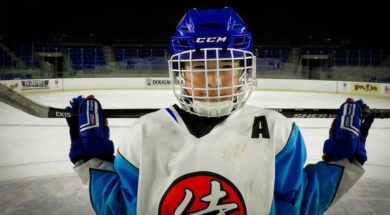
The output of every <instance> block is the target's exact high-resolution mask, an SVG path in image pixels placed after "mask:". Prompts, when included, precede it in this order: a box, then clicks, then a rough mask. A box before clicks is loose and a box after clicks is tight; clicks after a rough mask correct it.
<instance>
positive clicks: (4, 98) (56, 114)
mask: <svg viewBox="0 0 390 215" xmlns="http://www.w3.org/2000/svg"><path fill="white" fill-rule="evenodd" d="M0 101H1V102H4V103H6V104H8V105H10V106H12V107H14V108H16V109H19V110H21V111H23V112H25V113H28V114H31V115H33V116H36V117H40V118H67V117H71V116H73V115H75V114H77V113H73V112H71V111H69V110H66V109H60V108H53V107H50V106H46V105H42V104H38V103H36V102H34V101H32V100H30V99H28V98H27V97H25V96H23V95H21V94H19V93H17V92H15V91H13V90H12V89H9V88H7V87H6V86H4V85H2V84H0ZM270 109H271V110H274V111H277V112H279V113H281V114H283V115H284V116H286V117H289V118H335V117H336V115H337V113H338V111H339V110H338V109H297V108H270ZM157 110H158V109H105V110H103V113H104V116H105V117H107V118H138V117H141V116H143V115H145V114H148V113H152V112H155V111H157ZM366 114H373V116H374V117H375V118H382V119H383V118H390V109H370V110H369V113H366Z"/></svg>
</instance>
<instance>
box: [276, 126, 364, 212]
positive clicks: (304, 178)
mask: <svg viewBox="0 0 390 215" xmlns="http://www.w3.org/2000/svg"><path fill="white" fill-rule="evenodd" d="M305 161H306V147H305V143H304V140H303V138H302V135H301V132H300V130H299V128H298V126H297V125H295V124H294V125H293V128H292V131H291V134H290V137H289V139H288V142H287V144H286V145H285V147H284V148H283V149H282V151H281V152H280V153H278V154H277V155H276V158H275V163H276V164H275V165H276V166H275V188H274V201H273V205H272V210H271V214H322V213H324V212H325V211H326V210H327V208H328V207H329V206H330V205H332V204H333V203H334V202H335V201H336V200H337V199H339V198H340V197H341V196H342V195H343V194H344V193H346V192H347V191H348V190H349V189H350V188H351V187H352V185H353V184H354V183H355V182H356V181H357V180H358V179H359V178H360V176H361V175H362V174H363V172H364V170H363V169H362V168H361V166H359V164H357V163H350V162H349V161H347V160H343V161H340V162H333V163H326V162H318V163H316V164H309V165H307V166H306V167H305V168H303V167H304V164H305ZM346 170H347V171H346ZM340 185H341V186H340ZM336 197H337V198H336Z"/></svg>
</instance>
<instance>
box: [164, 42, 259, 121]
mask: <svg viewBox="0 0 390 215" xmlns="http://www.w3.org/2000/svg"><path fill="white" fill-rule="evenodd" d="M168 64H169V75H170V78H171V83H172V90H173V93H174V95H175V97H176V98H177V100H178V102H179V105H180V107H181V108H182V109H183V110H185V111H187V112H190V113H192V114H195V115H198V116H203V117H221V116H225V115H229V114H231V113H232V112H234V111H236V110H238V109H240V108H241V107H242V106H243V105H244V104H245V102H246V101H247V99H248V97H249V96H250V94H251V92H252V89H253V87H254V84H255V80H256V57H255V56H254V55H253V53H252V52H249V51H245V50H240V49H222V48H204V49H200V50H189V51H184V52H181V53H178V54H175V55H172V56H171V58H170V59H169V60H168Z"/></svg>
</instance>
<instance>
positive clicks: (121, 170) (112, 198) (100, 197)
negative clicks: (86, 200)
mask: <svg viewBox="0 0 390 215" xmlns="http://www.w3.org/2000/svg"><path fill="white" fill-rule="evenodd" d="M110 165H111V167H110ZM80 168H82V169H84V170H81V169H80V170H78V171H80V172H82V171H85V170H86V169H85V168H88V169H89V174H87V176H86V177H89V179H87V180H86V181H85V182H86V183H89V194H90V199H91V203H92V206H93V209H94V210H95V212H96V214H134V215H135V214H136V209H137V189H138V176H139V170H138V168H136V167H135V166H133V165H132V164H131V163H130V162H128V161H127V160H126V159H125V158H124V157H123V156H122V155H121V154H118V155H116V157H115V161H114V164H111V163H108V162H106V161H101V160H98V159H92V160H90V161H88V162H87V163H85V164H82V165H81V166H80ZM78 171H77V170H76V172H78ZM87 171H88V170H87ZM79 175H80V174H79ZM80 177H81V178H82V179H83V177H82V175H80Z"/></svg>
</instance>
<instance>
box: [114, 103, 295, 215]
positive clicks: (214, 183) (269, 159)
mask: <svg viewBox="0 0 390 215" xmlns="http://www.w3.org/2000/svg"><path fill="white" fill-rule="evenodd" d="M170 110H171V111H172V113H173V114H174V116H175V118H176V119H175V118H174V117H172V116H171V115H170V114H169V113H168V111H167V110H165V109H162V110H160V111H157V112H155V113H151V114H148V115H145V116H144V117H141V118H140V119H139V120H137V122H136V123H135V124H134V125H133V126H132V127H131V129H130V131H129V135H128V138H126V140H125V141H124V142H123V143H122V145H121V146H120V147H119V153H120V154H121V155H122V156H123V157H124V158H125V159H127V160H128V161H129V162H130V163H132V164H133V165H134V166H136V167H137V168H139V183H138V200H137V201H138V202H137V204H138V205H137V213H138V214H183V213H185V214H205V213H207V212H210V211H220V212H224V213H226V214H228V212H233V211H236V212H243V213H242V214H269V212H270V210H271V206H272V199H273V190H274V176H275V156H276V155H277V154H278V153H279V152H280V151H281V150H282V149H283V147H284V146H285V145H286V143H287V141H288V138H289V136H290V133H291V130H292V126H293V122H292V121H290V120H289V119H287V118H285V117H284V116H282V115H281V114H279V113H277V112H274V111H270V110H264V109H260V108H256V107H251V106H245V107H244V108H242V109H240V110H238V111H236V112H234V113H233V114H232V115H230V116H229V117H228V118H227V119H226V120H225V121H223V122H222V123H221V124H219V125H217V126H216V127H215V128H214V129H213V130H212V131H210V133H208V134H207V135H205V136H203V137H201V138H196V137H195V136H193V135H192V134H191V133H190V132H189V131H188V129H187V128H186V126H185V124H184V123H183V121H182V120H181V118H180V116H179V114H177V113H176V111H175V109H174V108H173V107H171V108H170ZM221 214H222V213H221ZM240 214H241V213H240Z"/></svg>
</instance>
